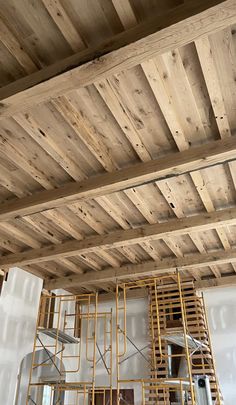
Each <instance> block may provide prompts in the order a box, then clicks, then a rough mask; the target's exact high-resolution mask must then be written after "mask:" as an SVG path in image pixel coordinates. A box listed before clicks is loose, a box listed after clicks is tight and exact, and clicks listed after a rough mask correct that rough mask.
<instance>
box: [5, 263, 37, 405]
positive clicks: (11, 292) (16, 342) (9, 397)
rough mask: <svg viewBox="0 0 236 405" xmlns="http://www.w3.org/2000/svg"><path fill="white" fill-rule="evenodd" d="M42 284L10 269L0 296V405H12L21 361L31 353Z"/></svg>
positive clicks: (17, 270)
mask: <svg viewBox="0 0 236 405" xmlns="http://www.w3.org/2000/svg"><path fill="white" fill-rule="evenodd" d="M41 289H42V280H41V279H40V278H38V277H35V276H33V275H32V274H29V273H26V272H25V271H23V270H21V269H19V268H12V269H11V270H10V271H9V274H8V280H7V282H4V285H3V289H2V293H1V296H0V325H1V327H0V405H13V404H14V398H15V393H16V387H17V375H18V371H19V367H20V363H21V361H22V359H23V357H24V356H25V355H26V354H27V353H29V352H31V351H32V347H33V340H34V335H35V326H36V319H37V313H38V305H39V298H40V293H41Z"/></svg>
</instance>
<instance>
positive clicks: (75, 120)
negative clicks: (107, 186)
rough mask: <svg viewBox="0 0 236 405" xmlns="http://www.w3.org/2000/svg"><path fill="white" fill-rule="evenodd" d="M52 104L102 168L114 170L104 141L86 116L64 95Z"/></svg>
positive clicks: (113, 164) (114, 167)
mask: <svg viewBox="0 0 236 405" xmlns="http://www.w3.org/2000/svg"><path fill="white" fill-rule="evenodd" d="M52 104H53V106H54V107H55V108H56V109H57V110H58V111H59V112H60V114H61V115H62V116H63V118H64V119H65V120H66V121H67V122H68V123H69V124H70V125H71V126H72V128H73V130H74V131H75V132H76V134H77V135H78V136H79V137H80V139H81V140H82V141H83V142H84V143H85V145H86V146H87V148H88V149H89V150H90V152H92V153H93V155H94V156H95V157H96V159H97V160H98V161H99V162H100V163H101V164H102V166H103V167H104V169H105V170H107V171H108V172H109V171H113V170H116V169H117V165H116V164H115V162H114V161H113V159H112V157H111V153H110V152H109V150H108V148H107V147H106V145H105V144H104V142H102V141H101V139H100V138H101V136H100V135H99V134H98V133H97V132H96V130H95V128H94V127H92V125H91V124H90V123H89V121H88V120H87V119H86V117H85V116H83V115H82V114H81V113H80V112H79V111H78V110H77V109H76V108H75V107H74V106H73V104H72V103H71V102H70V100H69V98H68V97H65V96H61V97H58V99H57V100H54V101H53V102H52Z"/></svg>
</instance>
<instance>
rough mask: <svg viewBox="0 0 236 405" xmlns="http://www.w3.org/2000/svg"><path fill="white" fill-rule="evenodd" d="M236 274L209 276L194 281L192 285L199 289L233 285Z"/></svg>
mask: <svg viewBox="0 0 236 405" xmlns="http://www.w3.org/2000/svg"><path fill="white" fill-rule="evenodd" d="M235 285H236V275H235V274H234V275H231V276H224V277H219V278H209V279H206V280H200V281H195V282H194V286H195V288H197V289H199V290H208V289H212V288H218V287H235Z"/></svg>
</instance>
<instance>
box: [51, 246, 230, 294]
mask: <svg viewBox="0 0 236 405" xmlns="http://www.w3.org/2000/svg"><path fill="white" fill-rule="evenodd" d="M235 261H236V249H234V250H228V251H216V252H213V253H205V254H200V253H197V254H194V255H189V256H185V257H178V258H168V259H163V260H162V261H158V262H146V263H142V264H137V265H128V266H122V267H120V268H116V269H114V268H113V269H107V270H101V271H98V272H96V274H95V273H94V272H92V271H91V272H88V273H86V274H82V275H78V276H77V275H76V276H67V277H61V278H58V279H53V280H49V281H46V283H45V288H46V289H48V290H53V289H56V288H64V289H66V288H70V287H79V286H82V285H89V284H94V283H96V285H97V284H100V283H105V282H109V281H113V282H115V281H117V280H122V279H123V280H124V279H131V278H136V277H140V276H147V275H148V276H157V275H160V274H166V273H170V274H171V273H173V272H175V271H176V269H179V270H181V269H183V270H184V269H193V270H194V271H197V269H199V268H201V267H207V266H210V265H220V264H225V263H229V262H235Z"/></svg>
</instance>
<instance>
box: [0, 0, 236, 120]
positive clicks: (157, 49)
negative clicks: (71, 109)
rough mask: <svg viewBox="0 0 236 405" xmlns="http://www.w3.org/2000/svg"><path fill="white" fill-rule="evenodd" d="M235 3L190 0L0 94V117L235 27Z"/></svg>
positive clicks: (232, 1) (9, 87) (214, 0)
mask: <svg viewBox="0 0 236 405" xmlns="http://www.w3.org/2000/svg"><path fill="white" fill-rule="evenodd" d="M235 19H236V1H235V0H225V1H222V0H221V1H220V0H208V1H206V0H192V1H188V2H185V3H184V4H182V5H180V6H178V7H176V8H174V9H173V10H170V11H167V12H166V13H164V14H162V15H161V16H158V17H156V16H155V18H153V19H152V20H150V21H146V22H145V23H143V24H140V25H139V26H135V27H134V28H132V29H130V30H128V31H126V32H123V33H121V34H119V35H117V36H116V37H115V39H114V40H113V41H112V40H109V41H108V43H107V44H103V45H102V46H100V47H99V48H98V49H95V50H94V49H89V50H85V51H82V52H79V53H77V54H75V55H73V56H71V57H69V58H67V59H65V60H63V61H60V62H58V63H56V64H55V65H53V66H50V67H48V68H45V69H42V70H41V71H40V72H35V73H33V74H32V75H30V76H29V77H27V78H23V79H20V80H19V81H17V82H15V83H13V84H11V85H9V86H6V87H5V88H3V89H2V90H1V91H0V100H1V108H0V114H1V117H3V116H9V115H13V114H14V113H16V112H19V111H22V110H27V109H29V108H32V107H33V106H34V105H37V104H38V103H41V102H45V101H46V100H49V99H52V98H55V97H57V96H58V95H60V94H63V93H66V92H69V91H70V90H73V89H75V88H79V87H84V86H87V85H89V84H91V83H94V82H95V81H99V80H101V79H103V78H104V77H107V76H111V75H112V74H115V73H118V72H119V71H121V70H125V69H129V68H131V67H133V66H136V65H137V64H139V63H142V62H143V61H145V60H148V59H150V58H152V57H153V56H154V55H158V54H163V53H165V52H167V51H169V50H171V49H175V48H178V47H181V46H183V45H185V44H187V43H190V42H192V41H194V40H196V39H198V38H199V37H201V36H202V35H206V34H207V35H209V34H210V33H213V32H215V31H217V30H220V29H223V28H224V27H226V26H229V25H230V24H233V23H235Z"/></svg>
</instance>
